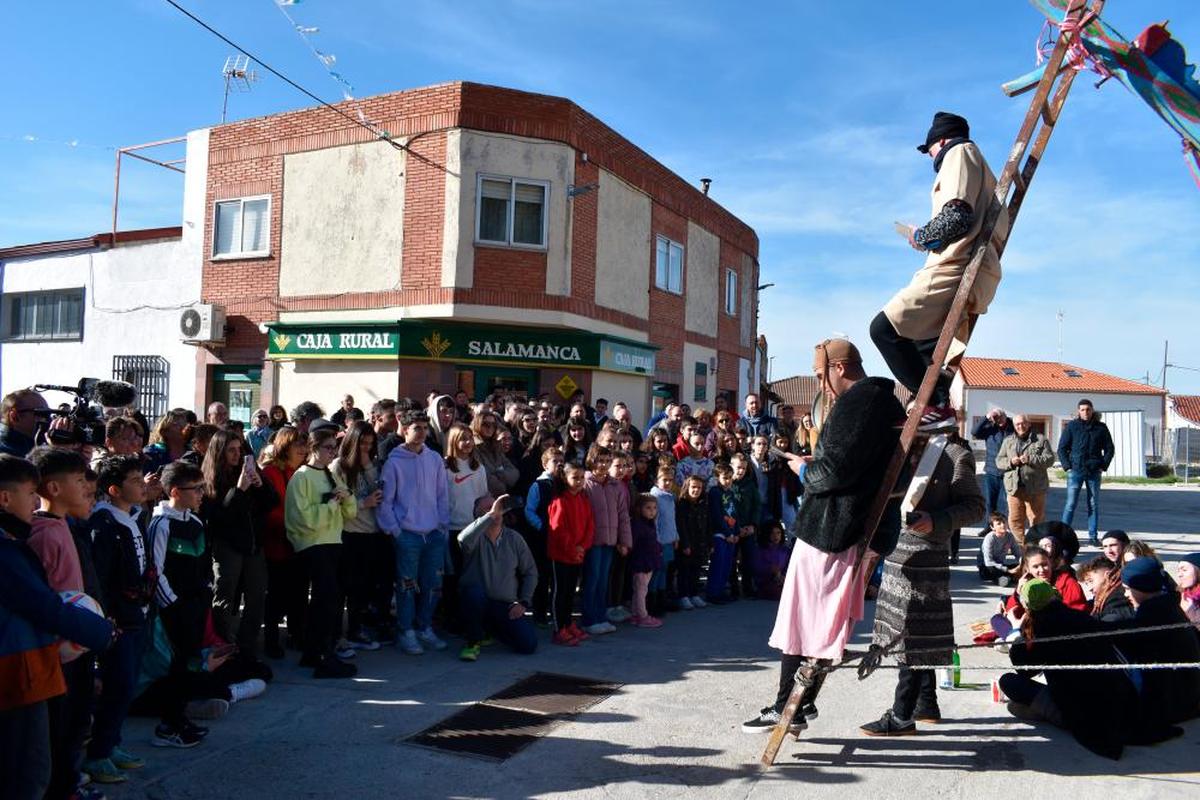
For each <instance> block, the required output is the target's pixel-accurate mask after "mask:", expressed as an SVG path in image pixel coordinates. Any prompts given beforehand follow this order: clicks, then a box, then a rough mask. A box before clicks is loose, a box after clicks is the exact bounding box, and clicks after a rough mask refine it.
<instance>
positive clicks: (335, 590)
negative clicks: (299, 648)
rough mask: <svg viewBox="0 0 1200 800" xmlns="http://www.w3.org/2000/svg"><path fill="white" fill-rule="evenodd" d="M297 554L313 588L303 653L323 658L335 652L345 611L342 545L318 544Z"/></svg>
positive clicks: (307, 655) (306, 655)
mask: <svg viewBox="0 0 1200 800" xmlns="http://www.w3.org/2000/svg"><path fill="white" fill-rule="evenodd" d="M298 555H299V556H300V560H301V562H302V563H303V564H304V567H305V575H306V577H307V578H308V584H309V586H310V587H311V592H312V594H311V595H310V597H309V601H308V616H307V617H306V625H305V630H304V655H305V657H309V658H312V657H315V658H324V657H326V656H330V655H332V654H333V645H334V639H335V637H336V636H337V631H338V627H339V619H338V618H339V617H340V616H341V611H342V591H341V584H340V583H339V581H338V563H339V562H340V560H341V555H342V546H341V545H340V544H317V545H313V546H312V547H308V548H305V549H304V550H301V551H300V553H299V554H298Z"/></svg>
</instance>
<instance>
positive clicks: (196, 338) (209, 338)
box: [179, 303, 225, 343]
mask: <svg viewBox="0 0 1200 800" xmlns="http://www.w3.org/2000/svg"><path fill="white" fill-rule="evenodd" d="M179 338H180V339H182V340H183V341H185V342H197V343H199V342H223V341H225V307H224V306H218V305H213V304H211V303H196V304H195V305H193V306H191V307H190V308H185V309H184V310H183V313H181V314H180V315H179Z"/></svg>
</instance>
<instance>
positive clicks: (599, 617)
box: [579, 544, 616, 628]
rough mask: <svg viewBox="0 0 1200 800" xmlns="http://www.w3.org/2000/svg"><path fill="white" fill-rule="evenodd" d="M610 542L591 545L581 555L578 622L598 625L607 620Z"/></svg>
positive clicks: (614, 549)
mask: <svg viewBox="0 0 1200 800" xmlns="http://www.w3.org/2000/svg"><path fill="white" fill-rule="evenodd" d="M615 552H616V548H615V547H613V546H612V545H611V544H598V545H593V546H592V547H591V549H589V550H588V551H587V555H585V556H584V557H583V591H582V592H580V603H579V605H580V610H581V617H582V619H581V620H580V624H581V625H583V626H584V627H585V628H586V627H587V626H588V625H599V624H600V623H601V622H608V616H607V614H606V612H607V611H608V573H609V572H610V571H611V570H612V562H613V554H614V553H615Z"/></svg>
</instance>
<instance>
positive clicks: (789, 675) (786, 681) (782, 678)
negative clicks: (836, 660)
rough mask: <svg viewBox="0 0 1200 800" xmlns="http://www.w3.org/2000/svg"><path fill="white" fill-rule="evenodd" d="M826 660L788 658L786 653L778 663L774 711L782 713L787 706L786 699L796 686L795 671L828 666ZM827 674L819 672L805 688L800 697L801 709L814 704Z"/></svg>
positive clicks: (828, 660)
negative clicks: (777, 684)
mask: <svg viewBox="0 0 1200 800" xmlns="http://www.w3.org/2000/svg"><path fill="white" fill-rule="evenodd" d="M829 663H830V659H828V658H807V657H805V656H789V655H787V654H786V653H785V654H784V655H783V658H782V659H781V660H780V662H779V691H778V692H777V693H776V695H775V710H776V711H783V707H784V706H785V705H787V700H788V697H789V696H790V695H791V694H792V689H793V688H795V686H796V671H797V670H799V669H801V668H803V667H805V666H813V665H820V666H824V665H828V664H829ZM828 674H829V673H827V672H821V673H819V674H818V675H816V676H814V677H813V678H812V682H811V684H810V685H809V686H807V687H805V690H804V694H803V695H801V696H800V705H801V707H803V706H806V705H809V704H815V703H816V702H817V695H819V694H820V693H821V687H822V686H824V685H825V677H826V676H827V675H828Z"/></svg>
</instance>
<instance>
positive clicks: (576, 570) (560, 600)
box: [550, 561, 583, 631]
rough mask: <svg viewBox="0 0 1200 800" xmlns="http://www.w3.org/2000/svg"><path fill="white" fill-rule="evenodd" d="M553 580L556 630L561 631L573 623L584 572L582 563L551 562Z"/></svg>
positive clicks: (553, 608)
mask: <svg viewBox="0 0 1200 800" xmlns="http://www.w3.org/2000/svg"><path fill="white" fill-rule="evenodd" d="M551 567H552V571H553V581H552V584H551V589H550V594H551V597H552V599H553V606H552V611H553V614H554V617H553V622H554V630H556V631H561V630H562V629H563V628H565V627H567V626H569V625H570V624H571V613H572V611H574V609H575V592H576V591H577V590H578V589H579V576H580V574H581V573H582V572H583V568H582V565H580V564H562V563H559V562H558V561H553V562H551Z"/></svg>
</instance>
